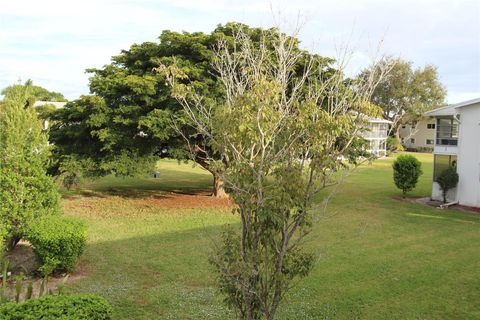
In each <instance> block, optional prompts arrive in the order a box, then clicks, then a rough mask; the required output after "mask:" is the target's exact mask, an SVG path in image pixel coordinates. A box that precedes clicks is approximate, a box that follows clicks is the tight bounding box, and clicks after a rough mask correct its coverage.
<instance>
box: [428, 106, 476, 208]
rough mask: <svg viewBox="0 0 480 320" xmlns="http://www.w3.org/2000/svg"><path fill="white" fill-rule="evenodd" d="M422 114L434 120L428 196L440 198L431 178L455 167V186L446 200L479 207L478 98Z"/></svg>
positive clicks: (439, 192) (438, 189) (440, 194)
mask: <svg viewBox="0 0 480 320" xmlns="http://www.w3.org/2000/svg"><path fill="white" fill-rule="evenodd" d="M425 116H428V117H435V119H436V129H435V131H436V139H435V147H434V151H433V154H434V158H433V159H434V160H433V180H434V182H433V187H432V199H435V200H442V192H441V189H440V188H439V186H438V184H437V183H436V182H435V178H436V177H437V176H438V174H439V173H440V172H442V171H443V170H445V169H446V168H448V166H456V168H457V173H458V176H459V182H458V186H457V188H456V189H455V190H451V191H450V192H449V194H448V197H447V199H448V201H458V202H459V204H461V205H465V206H472V207H480V98H478V99H474V100H469V101H465V102H462V103H458V104H455V105H451V106H447V107H443V108H439V109H435V110H432V111H429V112H426V113H425Z"/></svg>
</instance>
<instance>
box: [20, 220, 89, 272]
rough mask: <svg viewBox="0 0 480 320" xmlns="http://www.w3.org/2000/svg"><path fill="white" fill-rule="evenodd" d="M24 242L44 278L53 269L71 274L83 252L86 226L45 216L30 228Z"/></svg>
mask: <svg viewBox="0 0 480 320" xmlns="http://www.w3.org/2000/svg"><path fill="white" fill-rule="evenodd" d="M27 240H28V241H29V242H30V244H31V245H32V246H33V249H34V251H35V254H36V255H37V259H38V261H39V262H40V264H41V265H42V267H43V268H42V267H41V268H40V270H42V273H43V274H44V275H48V274H49V273H51V272H52V271H54V270H65V271H73V270H74V268H75V265H76V263H77V261H78V258H79V257H80V256H81V255H82V253H83V252H84V251H85V247H86V241H87V227H86V225H85V224H84V223H83V222H82V221H79V220H76V219H72V218H68V217H63V216H46V217H42V218H40V219H37V220H36V221H35V223H33V224H32V225H31V226H30V228H29V231H28V234H27Z"/></svg>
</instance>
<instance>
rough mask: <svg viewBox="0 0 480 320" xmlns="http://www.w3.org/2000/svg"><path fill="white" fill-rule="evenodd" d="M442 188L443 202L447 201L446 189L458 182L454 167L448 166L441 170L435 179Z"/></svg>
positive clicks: (451, 187)
mask: <svg viewBox="0 0 480 320" xmlns="http://www.w3.org/2000/svg"><path fill="white" fill-rule="evenodd" d="M435 182H437V183H438V184H439V185H440V188H441V189H442V195H443V202H444V203H445V202H447V193H448V190H450V189H453V188H455V187H456V186H457V184H458V173H457V170H456V169H455V167H448V168H447V169H445V170H443V171H442V172H441V173H440V174H439V175H438V177H437V179H435Z"/></svg>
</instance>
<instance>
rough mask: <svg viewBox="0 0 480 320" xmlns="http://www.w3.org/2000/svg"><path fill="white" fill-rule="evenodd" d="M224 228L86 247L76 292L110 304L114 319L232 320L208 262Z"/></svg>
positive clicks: (136, 238)
mask: <svg viewBox="0 0 480 320" xmlns="http://www.w3.org/2000/svg"><path fill="white" fill-rule="evenodd" d="M222 229H223V227H222V226H221V225H219V226H208V227H196V228H192V229H189V230H181V231H172V232H166V233H158V234H153V235H145V236H137V237H130V238H129V235H127V234H126V235H125V238H124V239H121V240H114V241H103V242H97V243H92V244H90V245H88V248H87V251H86V253H85V255H84V257H83V258H82V263H84V264H88V266H89V267H88V269H89V271H90V272H89V276H88V277H86V278H83V279H80V280H78V281H76V282H74V283H71V284H69V289H70V290H72V291H75V292H83V293H95V294H99V295H102V296H104V297H105V298H107V299H108V300H109V301H110V302H111V304H112V305H113V308H114V310H115V312H114V319H160V318H164V319H234V317H233V314H232V312H231V311H229V310H228V309H227V308H226V307H225V305H224V304H223V302H222V299H223V297H222V296H221V295H220V294H219V293H218V291H217V290H216V287H215V275H214V272H213V268H212V267H211V266H210V264H209V263H208V256H209V254H210V252H211V250H212V248H213V245H214V243H215V240H217V239H218V236H219V233H220V232H221V231H222Z"/></svg>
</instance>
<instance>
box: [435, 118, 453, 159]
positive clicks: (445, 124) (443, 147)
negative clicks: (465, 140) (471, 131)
mask: <svg viewBox="0 0 480 320" xmlns="http://www.w3.org/2000/svg"><path fill="white" fill-rule="evenodd" d="M436 130H437V131H436V139H435V148H434V153H436V154H444V155H455V154H457V152H458V148H457V145H458V121H457V120H455V119H454V118H453V117H442V118H437V128H436Z"/></svg>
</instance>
